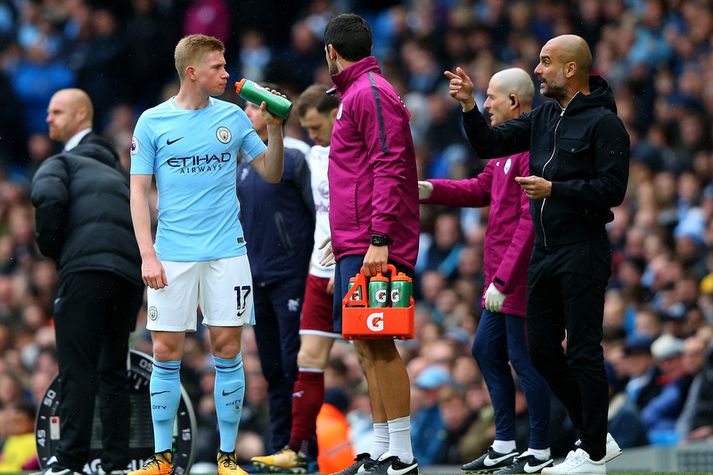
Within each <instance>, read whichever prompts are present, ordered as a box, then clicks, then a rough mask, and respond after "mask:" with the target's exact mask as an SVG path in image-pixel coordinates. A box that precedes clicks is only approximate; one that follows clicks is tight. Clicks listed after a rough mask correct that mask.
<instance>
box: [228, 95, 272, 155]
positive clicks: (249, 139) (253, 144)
mask: <svg viewBox="0 0 713 475" xmlns="http://www.w3.org/2000/svg"><path fill="white" fill-rule="evenodd" d="M235 115H236V117H237V123H238V130H240V143H239V145H238V150H239V152H240V156H241V158H242V159H243V160H245V162H246V163H250V162H252V161H253V160H254V159H255V158H257V157H258V156H260V154H262V153H263V152H265V150H267V147H266V146H265V143H264V142H263V141H262V140H261V139H260V136H259V135H258V134H257V132H255V129H253V125H252V123H251V122H250V119H248V116H247V115H245V112H243V110H242V109H240V108H239V107H238V112H237V114H235Z"/></svg>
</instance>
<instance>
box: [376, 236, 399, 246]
mask: <svg viewBox="0 0 713 475" xmlns="http://www.w3.org/2000/svg"><path fill="white" fill-rule="evenodd" d="M393 243H394V241H392V240H391V238H390V237H388V236H384V235H382V234H372V235H371V244H372V245H373V246H389V245H391V244H393Z"/></svg>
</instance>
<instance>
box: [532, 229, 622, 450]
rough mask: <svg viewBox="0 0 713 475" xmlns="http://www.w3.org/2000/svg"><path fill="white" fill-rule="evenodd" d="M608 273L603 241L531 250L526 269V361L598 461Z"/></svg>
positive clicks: (602, 441)
mask: <svg viewBox="0 0 713 475" xmlns="http://www.w3.org/2000/svg"><path fill="white" fill-rule="evenodd" d="M610 272H611V251H610V249H609V243H608V242H607V241H604V240H596V241H588V242H582V243H576V244H572V245H567V246H561V247H558V248H555V249H547V250H545V249H542V248H535V250H534V251H533V253H532V258H531V260H530V266H529V268H528V288H527V330H528V331H527V335H528V343H529V349H530V356H531V357H532V362H533V363H534V365H535V368H537V370H538V371H539V373H540V374H541V375H542V376H543V377H544V378H545V379H546V380H547V382H548V383H549V385H550V388H551V389H552V392H553V393H554V394H555V395H556V396H557V397H558V398H559V400H560V401H561V402H562V404H563V405H564V406H565V408H566V409H567V412H568V413H569V417H570V418H571V419H572V423H573V424H574V426H575V428H576V429H577V431H578V432H579V435H580V438H581V440H582V445H581V448H582V449H584V450H585V451H586V452H587V453H588V454H589V456H590V457H591V458H592V460H600V459H601V458H602V457H604V454H605V450H606V449H605V447H606V434H607V410H608V405H609V393H608V386H607V378H606V373H605V370H604V356H603V352H602V346H601V341H602V320H603V313H604V292H605V290H606V283H607V279H608V278H609V274H610ZM565 330H566V336H567V342H566V348H567V349H566V351H565V350H564V349H563V348H562V340H563V339H564V338H565Z"/></svg>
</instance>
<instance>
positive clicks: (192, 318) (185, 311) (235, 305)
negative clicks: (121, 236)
mask: <svg viewBox="0 0 713 475" xmlns="http://www.w3.org/2000/svg"><path fill="white" fill-rule="evenodd" d="M161 264H163V268H164V270H165V271H166V279H167V280H168V285H167V286H166V287H164V288H163V289H160V290H154V289H151V288H149V289H148V292H147V297H148V314H147V318H146V329H147V330H157V331H172V332H183V331H195V330H196V321H197V312H196V310H197V308H198V306H199V305H200V308H201V313H202V314H203V324H204V325H208V326H216V327H239V326H243V325H254V324H255V310H254V308H253V292H252V291H253V279H252V275H251V273H250V263H249V262H248V256H247V255H243V256H237V257H230V258H227V259H217V260H213V261H200V262H176V261H161Z"/></svg>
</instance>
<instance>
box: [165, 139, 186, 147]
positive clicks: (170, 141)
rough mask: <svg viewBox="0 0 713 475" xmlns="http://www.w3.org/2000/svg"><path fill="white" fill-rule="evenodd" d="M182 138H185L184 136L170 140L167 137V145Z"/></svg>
mask: <svg viewBox="0 0 713 475" xmlns="http://www.w3.org/2000/svg"><path fill="white" fill-rule="evenodd" d="M182 138H183V137H178V138H177V139H176V140H169V139H166V145H171V144H174V143H176V142H178V141H179V140H181V139H182Z"/></svg>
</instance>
